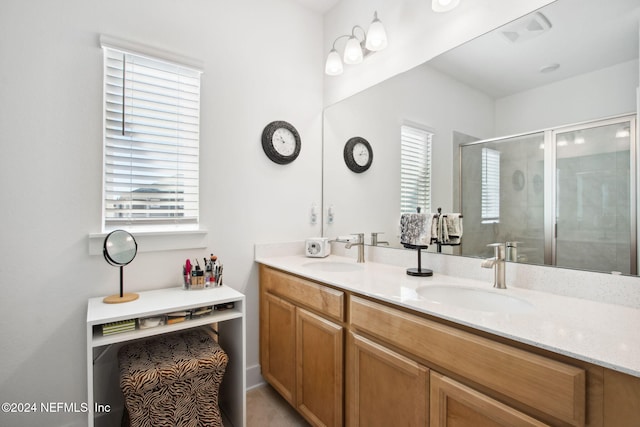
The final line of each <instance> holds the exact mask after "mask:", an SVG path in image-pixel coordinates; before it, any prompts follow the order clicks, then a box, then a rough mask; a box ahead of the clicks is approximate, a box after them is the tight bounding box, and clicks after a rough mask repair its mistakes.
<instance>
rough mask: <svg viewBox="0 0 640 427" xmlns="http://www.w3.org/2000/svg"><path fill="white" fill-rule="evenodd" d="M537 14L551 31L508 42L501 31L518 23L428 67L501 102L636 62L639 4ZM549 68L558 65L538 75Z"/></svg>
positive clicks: (554, 8)
mask: <svg viewBox="0 0 640 427" xmlns="http://www.w3.org/2000/svg"><path fill="white" fill-rule="evenodd" d="M540 12H542V14H543V15H544V16H545V17H546V18H547V20H548V21H549V23H550V24H551V28H550V29H549V30H548V31H547V32H543V33H542V34H541V35H540V36H539V37H535V38H530V39H528V40H524V41H522V38H521V39H520V40H519V41H518V42H515V43H514V42H512V41H509V38H508V37H506V36H505V34H504V32H505V31H502V30H510V29H511V28H510V27H511V26H513V25H514V24H518V23H521V22H522V21H520V20H518V21H514V22H513V23H511V24H507V25H505V26H504V27H501V29H500V31H493V32H491V33H488V34H485V35H484V36H481V37H478V38H476V39H474V40H472V41H470V42H468V43H465V44H464V45H462V46H459V47H457V48H455V49H453V50H451V51H449V52H446V53H444V54H442V55H440V56H438V57H436V58H434V59H432V60H431V61H429V63H428V64H429V65H430V66H433V67H434V68H436V69H437V70H440V71H442V72H445V73H447V74H449V75H451V76H453V77H454V78H456V79H457V80H459V81H461V82H464V83H465V84H467V85H469V86H472V87H476V88H478V89H480V90H482V91H483V92H484V93H487V94H489V95H491V96H493V97H494V98H500V97H503V96H507V95H509V94H513V93H518V92H521V91H524V90H527V89H530V88H533V87H537V86H541V85H544V84H549V83H552V82H554V81H558V80H562V79H566V78H569V77H572V76H575V75H579V74H583V73H585V72H589V71H594V70H598V69H602V68H605V67H608V66H611V65H614V64H618V63H621V62H625V61H630V60H632V59H637V58H638V20H639V17H640V2H639V1H638V0H606V1H604V0H559V1H556V2H554V3H551V4H549V5H548V6H546V7H544V8H542V9H540ZM519 21H520V22H519ZM512 38H513V37H512ZM551 64H559V66H560V67H559V68H558V69H557V70H556V71H553V72H548V73H541V72H540V69H541V68H543V67H545V66H548V65H551Z"/></svg>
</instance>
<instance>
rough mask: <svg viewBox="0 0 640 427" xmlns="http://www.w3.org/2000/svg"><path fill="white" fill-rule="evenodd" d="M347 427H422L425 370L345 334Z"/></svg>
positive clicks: (424, 420)
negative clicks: (346, 336)
mask: <svg viewBox="0 0 640 427" xmlns="http://www.w3.org/2000/svg"><path fill="white" fill-rule="evenodd" d="M347 378H348V380H347V381H348V382H347V411H348V413H347V418H348V425H349V426H362V427H370V426H384V427H386V426H426V425H427V420H428V416H429V406H428V402H429V399H428V395H427V393H428V390H429V370H428V369H427V368H426V367H424V366H422V365H420V364H418V363H417V362H415V361H413V360H411V359H408V358H406V357H404V356H402V355H400V354H398V353H395V352H393V351H391V350H389V349H387V348H385V347H383V346H381V345H379V344H377V343H374V342H373V341H370V340H368V339H366V338H363V337H361V336H358V335H356V334H350V335H349V341H348V343H347Z"/></svg>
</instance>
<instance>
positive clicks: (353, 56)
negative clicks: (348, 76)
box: [344, 36, 363, 65]
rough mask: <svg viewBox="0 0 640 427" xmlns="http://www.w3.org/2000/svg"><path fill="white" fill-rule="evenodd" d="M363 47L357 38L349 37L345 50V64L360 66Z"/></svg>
mask: <svg viewBox="0 0 640 427" xmlns="http://www.w3.org/2000/svg"><path fill="white" fill-rule="evenodd" d="M362 58H363V56H362V46H360V40H358V39H357V38H356V37H355V36H351V37H349V40H348V41H347V45H346V46H345V48H344V63H345V64H351V65H353V64H359V63H361V62H362Z"/></svg>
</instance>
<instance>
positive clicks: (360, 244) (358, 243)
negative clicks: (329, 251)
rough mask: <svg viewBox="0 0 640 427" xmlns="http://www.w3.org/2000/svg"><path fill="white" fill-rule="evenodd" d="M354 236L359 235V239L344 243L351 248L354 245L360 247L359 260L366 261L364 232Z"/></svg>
mask: <svg viewBox="0 0 640 427" xmlns="http://www.w3.org/2000/svg"><path fill="white" fill-rule="evenodd" d="M354 236H357V237H358V240H357V241H356V242H355V243H354V242H347V244H346V245H344V247H345V248H347V249H351V247H352V246H357V247H358V262H364V233H357V234H354Z"/></svg>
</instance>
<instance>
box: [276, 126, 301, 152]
mask: <svg viewBox="0 0 640 427" xmlns="http://www.w3.org/2000/svg"><path fill="white" fill-rule="evenodd" d="M272 141H273V148H274V149H275V150H276V151H277V152H278V154H280V155H282V156H286V157H289V156H291V155H292V154H293V153H294V151H295V150H296V137H295V136H294V135H293V132H291V131H290V130H289V129H286V128H278V129H276V130H275V131H274V132H273V138H272Z"/></svg>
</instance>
